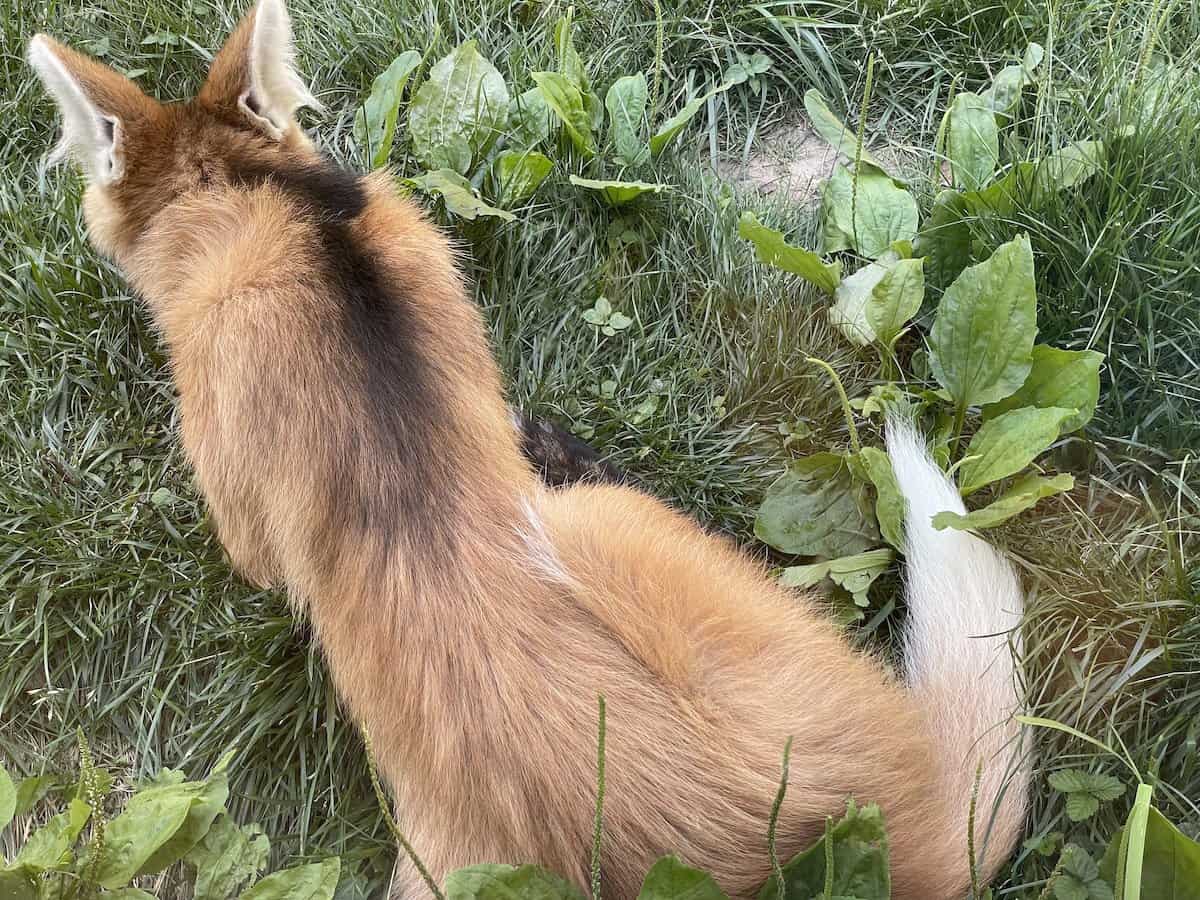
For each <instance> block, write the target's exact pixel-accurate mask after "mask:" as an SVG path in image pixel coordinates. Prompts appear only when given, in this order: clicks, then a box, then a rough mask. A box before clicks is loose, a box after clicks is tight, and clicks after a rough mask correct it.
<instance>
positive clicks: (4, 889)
mask: <svg viewBox="0 0 1200 900" xmlns="http://www.w3.org/2000/svg"><path fill="white" fill-rule="evenodd" d="M36 885H37V882H36V881H35V880H34V877H33V876H32V875H30V874H29V872H27V871H25V870H24V869H0V898H3V900H37V886H36Z"/></svg>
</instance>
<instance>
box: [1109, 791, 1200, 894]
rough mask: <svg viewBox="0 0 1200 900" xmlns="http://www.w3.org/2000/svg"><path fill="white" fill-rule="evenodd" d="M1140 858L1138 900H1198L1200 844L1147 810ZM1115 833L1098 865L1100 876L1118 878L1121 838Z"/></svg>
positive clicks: (1153, 810)
mask: <svg viewBox="0 0 1200 900" xmlns="http://www.w3.org/2000/svg"><path fill="white" fill-rule="evenodd" d="M1148 812H1149V815H1148V817H1147V819H1146V839H1145V847H1144V852H1143V856H1142V877H1141V889H1142V900H1200V843H1197V842H1196V841H1194V840H1192V839H1191V838H1189V837H1188V836H1187V835H1185V834H1184V833H1183V832H1181V831H1180V830H1179V829H1178V828H1176V827H1175V826H1174V825H1172V824H1171V823H1170V822H1169V821H1168V820H1167V818H1166V817H1165V816H1164V815H1163V814H1162V813H1161V812H1159V811H1158V810H1157V809H1155V808H1154V807H1153V806H1151V807H1150V808H1149V810H1148ZM1125 830H1126V829H1122V830H1121V831H1119V832H1117V834H1116V836H1115V837H1113V839H1112V842H1111V843H1110V844H1109V846H1108V852H1107V853H1105V854H1104V859H1103V861H1102V862H1101V864H1100V874H1101V875H1102V876H1103V877H1105V878H1107V879H1109V880H1110V881H1113V880H1115V879H1116V877H1117V874H1118V865H1117V863H1118V860H1119V856H1120V847H1121V845H1122V840H1121V839H1122V837H1123V835H1124V833H1125Z"/></svg>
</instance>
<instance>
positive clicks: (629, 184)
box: [570, 175, 667, 206]
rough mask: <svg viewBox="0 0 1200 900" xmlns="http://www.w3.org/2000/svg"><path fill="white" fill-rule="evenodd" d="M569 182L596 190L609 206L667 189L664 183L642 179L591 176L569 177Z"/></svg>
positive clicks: (619, 204)
mask: <svg viewBox="0 0 1200 900" xmlns="http://www.w3.org/2000/svg"><path fill="white" fill-rule="evenodd" d="M570 181H571V184H573V185H575V186H576V187H581V188H585V189H587V190H589V191H598V192H599V193H600V195H601V196H602V197H603V198H604V199H605V200H606V201H608V204H609V205H610V206H623V205H624V204H626V203H628V202H629V201H630V200H635V199H637V198H638V197H640V196H642V194H657V193H660V192H662V191H664V190H667V185H665V184H647V183H646V182H644V181H597V180H595V179H593V178H580V177H579V176H578V175H572V176H571V177H570Z"/></svg>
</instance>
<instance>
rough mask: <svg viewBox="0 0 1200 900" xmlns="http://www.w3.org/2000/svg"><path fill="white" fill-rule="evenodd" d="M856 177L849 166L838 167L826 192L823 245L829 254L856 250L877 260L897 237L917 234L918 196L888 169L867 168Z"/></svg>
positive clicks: (911, 236)
mask: <svg viewBox="0 0 1200 900" xmlns="http://www.w3.org/2000/svg"><path fill="white" fill-rule="evenodd" d="M857 181H858V188H857V195H856V193H855V186H854V185H855V177H854V176H853V175H852V174H851V173H850V170H849V169H847V168H846V167H845V166H844V165H842V164H841V163H839V164H838V165H837V166H835V167H834V170H833V174H832V175H831V176H830V178H829V180H828V181H827V182H826V183H825V186H824V188H823V189H822V192H821V221H822V230H821V244H822V246H821V249H822V252H824V253H833V252H835V251H838V250H848V249H853V250H857V251H858V252H859V253H861V254H862V255H863V256H865V257H867V258H868V259H878V258H879V257H880V256H882V255H883V254H884V253H886V252H887V251H888V250H889V249H891V247H892V244H894V243H895V242H896V241H911V240H912V239H913V238H914V237H916V233H917V222H918V212H917V201H916V200H914V199H913V196H912V194H910V193H909V192H908V191H906V190H905V189H904V188H902V187H899V186H898V185H897V184H896V183H895V182H894V181H893V180H892V179H891V178H890V177H888V176H887V175H885V174H884V173H883V172H881V171H879V170H877V169H875V168H872V167H863V168H862V170H861V171H859V173H858V177H857Z"/></svg>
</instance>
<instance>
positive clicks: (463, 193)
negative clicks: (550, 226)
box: [409, 169, 516, 222]
mask: <svg viewBox="0 0 1200 900" xmlns="http://www.w3.org/2000/svg"><path fill="white" fill-rule="evenodd" d="M409 183H410V184H411V185H413V187H415V188H417V189H419V190H421V191H424V192H425V193H427V194H437V195H438V196H440V197H441V198H442V202H444V203H445V204H446V210H447V211H448V212H451V213H453V214H454V215H456V216H461V217H462V218H464V219H468V220H474V219H477V218H479V217H480V216H494V217H495V218H497V219H501V220H503V221H505V222H511V221H512V220H513V219H515V218H516V216H514V215H513V214H512V213H510V212H506V211H505V210H503V209H497V208H496V207H494V206H492V205H490V204H488V203H486V202H484V201H483V200H481V199H479V195H477V194H476V193H475V189H474V188H473V187H471V182H469V181H467V179H465V178H463V177H462V176H461V175H459V174H458V173H457V172H455V171H453V170H451V169H438V170H437V171H436V172H426V173H425V174H424V175H421V176H419V177H417V178H410V179H409Z"/></svg>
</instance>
